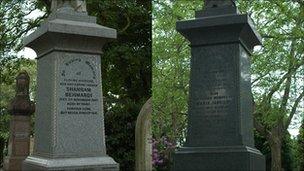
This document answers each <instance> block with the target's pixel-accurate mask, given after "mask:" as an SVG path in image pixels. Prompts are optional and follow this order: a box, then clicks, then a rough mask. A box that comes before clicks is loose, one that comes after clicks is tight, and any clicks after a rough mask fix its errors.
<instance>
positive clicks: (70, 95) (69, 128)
mask: <svg viewBox="0 0 304 171" xmlns="http://www.w3.org/2000/svg"><path fill="white" fill-rule="evenodd" d="M56 65H57V68H58V69H57V71H56V73H55V74H56V75H57V77H56V78H57V80H56V83H57V84H56V85H57V86H56V89H57V91H56V93H57V94H55V96H56V99H57V103H56V106H54V107H55V108H57V109H56V111H57V113H56V114H55V116H54V124H53V127H54V130H55V131H54V132H53V134H54V136H53V137H54V139H53V142H54V147H53V148H54V149H55V156H56V157H61V156H70V157H79V156H97V155H101V154H105V144H104V137H103V136H102V135H103V128H104V123H103V106H102V98H101V97H102V93H101V73H100V72H101V71H100V56H99V55H89V54H77V53H75V54H74V53H64V52H62V53H59V55H58V60H57V64H56ZM59 130H60V131H59ZM96 135H100V136H96Z"/></svg>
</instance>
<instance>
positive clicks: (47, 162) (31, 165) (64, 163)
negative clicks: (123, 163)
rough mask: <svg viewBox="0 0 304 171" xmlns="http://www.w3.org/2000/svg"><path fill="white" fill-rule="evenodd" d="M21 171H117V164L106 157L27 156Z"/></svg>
mask: <svg viewBox="0 0 304 171" xmlns="http://www.w3.org/2000/svg"><path fill="white" fill-rule="evenodd" d="M23 170H25V171H32V170H36V171H47V170H60V171H62V170H69V171H78V170H81V171H89V170H90V171H118V170H119V164H117V163H116V162H115V161H114V160H113V159H112V158H111V157H108V156H104V157H84V158H56V159H49V158H42V157H37V156H29V157H27V158H26V160H25V161H24V162H23Z"/></svg>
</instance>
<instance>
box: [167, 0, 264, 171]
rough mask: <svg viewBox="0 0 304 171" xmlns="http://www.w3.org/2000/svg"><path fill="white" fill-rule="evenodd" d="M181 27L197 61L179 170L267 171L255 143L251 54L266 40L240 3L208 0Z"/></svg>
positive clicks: (177, 155) (176, 160)
mask: <svg viewBox="0 0 304 171" xmlns="http://www.w3.org/2000/svg"><path fill="white" fill-rule="evenodd" d="M176 27H177V30H178V31H179V32H180V33H181V34H182V35H183V36H185V37H186V38H187V39H188V40H189V41H190V46H191V55H192V57H191V74H190V92H189V115H188V133H187V137H186V143H185V145H184V146H183V147H182V148H180V149H179V150H177V151H176V152H175V154H174V164H173V170H183V171H184V170H187V171H189V170H195V171H198V170H225V171H226V170H233V171H238V170H242V171H246V170H265V159H264V156H263V155H262V154H261V152H260V151H259V150H257V149H256V148H255V147H254V139H253V120H252V96H251V79H250V55H251V52H252V50H253V47H254V46H255V45H259V44H261V38H260V36H259V34H258V33H257V32H256V30H255V29H254V26H253V23H252V20H251V19H250V17H249V16H248V15H247V14H239V13H238V10H237V8H236V6H235V2H234V1H230V0H206V1H205V7H204V9H203V10H202V11H198V12H196V18H195V19H194V20H188V21H180V22H177V25H176Z"/></svg>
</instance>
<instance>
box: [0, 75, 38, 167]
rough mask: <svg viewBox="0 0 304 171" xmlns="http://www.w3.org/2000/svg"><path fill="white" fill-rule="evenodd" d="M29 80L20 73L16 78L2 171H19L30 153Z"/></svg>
mask: <svg viewBox="0 0 304 171" xmlns="http://www.w3.org/2000/svg"><path fill="white" fill-rule="evenodd" d="M29 82H30V78H29V76H28V74H27V72H25V71H22V72H20V73H19V75H18V76H17V78H16V96H15V98H14V100H13V101H12V103H11V104H10V106H9V108H8V109H9V112H10V113H11V120H10V130H9V132H10V137H9V144H8V156H7V157H6V158H5V160H4V170H8V171H10V170H21V168H22V162H23V160H24V159H25V158H26V157H27V156H28V155H29V152H30V133H31V116H30V115H31V114H33V113H34V111H35V105H34V103H33V102H31V101H30V97H29Z"/></svg>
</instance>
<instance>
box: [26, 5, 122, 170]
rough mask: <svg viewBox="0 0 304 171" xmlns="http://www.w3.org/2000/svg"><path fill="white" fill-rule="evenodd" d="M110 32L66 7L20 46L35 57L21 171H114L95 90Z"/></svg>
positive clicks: (112, 33) (113, 32)
mask: <svg viewBox="0 0 304 171" xmlns="http://www.w3.org/2000/svg"><path fill="white" fill-rule="evenodd" d="M114 38H116V30H115V29H111V28H107V27H104V26H101V25H98V24H96V18H95V17H91V16H88V15H87V14H86V13H82V12H77V11H75V10H74V9H72V8H71V7H69V6H68V4H65V5H63V7H62V8H60V9H57V10H56V11H54V12H53V13H52V14H51V15H50V16H49V18H48V19H47V20H46V21H45V22H44V23H43V24H42V25H41V27H40V28H38V30H36V31H35V32H34V33H32V34H31V35H30V36H29V37H27V38H26V39H25V40H24V44H25V46H28V47H30V48H32V49H34V50H35V51H36V53H37V56H38V57H37V60H38V61H37V64H38V66H37V67H38V76H37V84H38V89H37V113H36V118H35V119H36V122H35V140H34V151H33V154H32V155H31V156H29V157H28V158H27V159H26V160H25V162H24V169H25V170H82V169H83V170H86V169H87V170H119V165H118V164H117V163H116V162H115V161H114V160H113V159H112V158H111V157H109V156H108V155H107V153H106V146H105V134H104V116H103V101H102V88H101V68H100V55H101V54H102V46H103V45H104V44H105V43H106V42H107V41H109V40H111V39H114Z"/></svg>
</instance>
